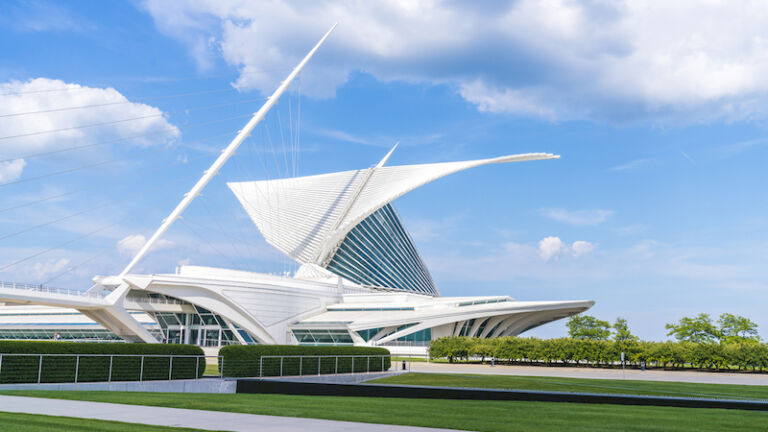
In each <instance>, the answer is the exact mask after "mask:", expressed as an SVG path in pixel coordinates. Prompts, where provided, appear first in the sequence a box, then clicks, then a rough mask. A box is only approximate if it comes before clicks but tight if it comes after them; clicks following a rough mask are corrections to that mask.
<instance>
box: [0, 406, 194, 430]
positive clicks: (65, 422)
mask: <svg viewBox="0 0 768 432" xmlns="http://www.w3.org/2000/svg"><path fill="white" fill-rule="evenodd" d="M0 408H2V407H0ZM0 425H2V430H3V432H40V431H43V432H47V431H52V430H70V431H72V430H77V431H93V432H99V431H115V432H123V431H129V432H130V431H158V432H160V431H169V432H170V431H185V432H189V431H193V430H196V429H182V428H170V427H160V426H147V425H136V424H130V423H120V422H111V421H103V420H85V419H76V418H71V417H52V416H44V415H33V414H16V413H6V412H0Z"/></svg>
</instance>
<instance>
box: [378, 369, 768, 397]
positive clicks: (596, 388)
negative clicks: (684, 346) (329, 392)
mask: <svg viewBox="0 0 768 432" xmlns="http://www.w3.org/2000/svg"><path fill="white" fill-rule="evenodd" d="M368 382H369V383H373V384H403V385H424V386H439V387H474V388H493V389H509V390H541V391H560V392H572V393H608V394H631V395H649V396H677V397H701V398H716V399H749V400H753V399H756V400H768V386H749V385H732V384H698V383H682V382H664V381H635V380H608V379H588V378H560V377H532V376H516V375H472V374H432V373H409V374H403V375H398V376H392V377H387V378H380V379H377V380H372V381H368Z"/></svg>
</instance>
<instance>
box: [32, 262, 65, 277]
mask: <svg viewBox="0 0 768 432" xmlns="http://www.w3.org/2000/svg"><path fill="white" fill-rule="evenodd" d="M69 262H70V261H69V259H67V258H59V259H52V260H49V261H46V262H37V263H35V264H34V265H33V266H32V271H31V273H32V276H33V277H34V278H35V279H37V280H40V279H43V278H46V277H48V276H51V275H54V274H55V273H59V272H61V271H63V270H65V269H66V268H67V266H68V265H69Z"/></svg>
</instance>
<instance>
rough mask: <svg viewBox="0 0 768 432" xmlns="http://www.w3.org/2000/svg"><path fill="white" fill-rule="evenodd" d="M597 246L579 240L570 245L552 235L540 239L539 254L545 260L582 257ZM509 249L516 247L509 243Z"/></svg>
mask: <svg viewBox="0 0 768 432" xmlns="http://www.w3.org/2000/svg"><path fill="white" fill-rule="evenodd" d="M595 248H597V246H595V245H594V244H592V243H590V242H588V241H584V240H577V241H575V242H573V243H572V244H571V245H570V246H569V245H567V244H565V243H564V242H563V241H562V240H560V237H554V236H550V237H544V238H543V239H541V240H540V241H539V256H540V257H541V259H543V260H544V261H549V260H552V259H554V258H559V257H564V256H572V257H573V258H581V257H582V256H584V255H587V254H590V253H592V252H593V251H594V250H595ZM507 250H508V251H513V250H514V249H511V248H510V247H509V245H507ZM518 250H519V248H518Z"/></svg>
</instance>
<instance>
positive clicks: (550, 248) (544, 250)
mask: <svg viewBox="0 0 768 432" xmlns="http://www.w3.org/2000/svg"><path fill="white" fill-rule="evenodd" d="M565 248H566V246H565V244H564V243H563V241H562V240H560V237H544V238H543V239H541V240H540V241H539V255H540V256H541V259H543V260H544V261H549V260H550V259H552V258H554V257H556V256H558V255H560V254H562V253H563V250H564V249H565Z"/></svg>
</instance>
